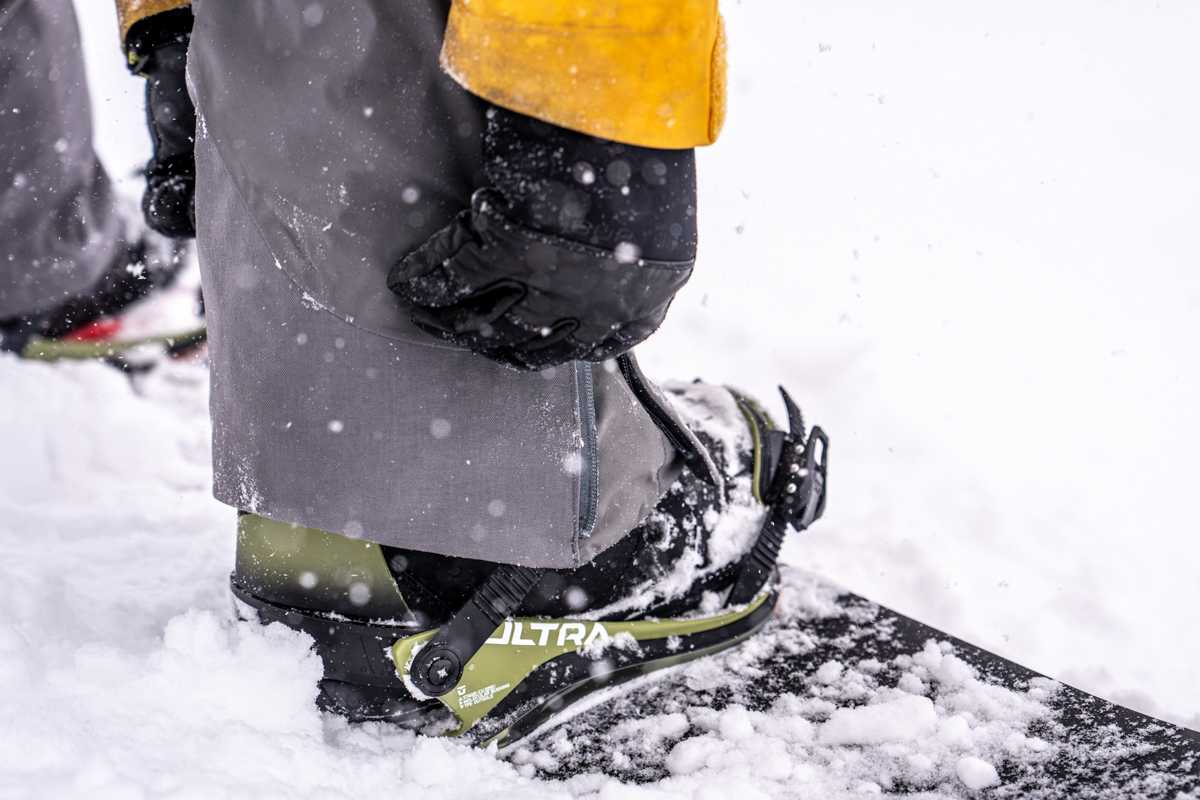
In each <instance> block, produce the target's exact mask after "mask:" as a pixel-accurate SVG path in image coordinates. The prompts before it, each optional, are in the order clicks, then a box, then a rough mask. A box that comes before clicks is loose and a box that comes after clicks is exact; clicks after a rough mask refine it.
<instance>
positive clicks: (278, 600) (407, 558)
mask: <svg viewBox="0 0 1200 800" xmlns="http://www.w3.org/2000/svg"><path fill="white" fill-rule="evenodd" d="M664 388H665V389H666V391H667V392H668V394H669V395H671V396H672V399H673V400H674V402H675V405H676V408H677V409H678V410H679V412H680V414H681V416H683V418H684V420H685V421H686V422H687V424H688V426H689V428H691V429H692V430H693V432H695V433H696V434H697V437H698V438H699V439H700V440H701V441H702V442H703V444H704V445H705V446H706V447H707V448H708V449H709V452H710V455H711V456H712V459H713V461H714V462H715V463H716V465H717V466H718V468H719V469H720V470H721V472H722V474H723V476H724V478H725V480H724V486H723V487H722V488H717V487H714V486H713V485H711V484H710V483H707V482H705V481H702V480H700V479H698V478H697V477H696V476H695V475H694V474H693V473H692V472H691V471H690V470H685V471H684V472H683V474H682V475H681V477H680V478H679V479H678V480H677V481H676V482H675V484H674V485H673V486H672V487H671V489H670V490H669V491H668V493H667V494H666V495H665V496H664V497H663V498H662V499H661V500H660V502H659V503H658V505H657V507H656V509H655V511H654V512H653V513H652V514H651V515H650V516H649V517H648V518H647V519H646V520H644V521H643V522H642V523H641V524H640V525H639V526H638V527H637V528H635V529H634V530H633V531H631V532H630V533H629V534H628V535H627V536H625V537H624V538H623V539H621V540H620V541H619V542H618V543H617V544H615V545H613V546H612V547H610V548H608V549H607V550H605V551H604V552H602V553H600V554H599V555H598V556H597V557H596V558H595V559H593V560H592V561H591V562H590V563H588V564H585V565H584V566H581V567H579V568H577V569H567V570H562V569H533V568H527V567H520V566H514V565H506V564H494V563H490V562H484V561H475V560H471V559H465V558H454V557H449V556H441V555H434V554H430V553H421V552H417V551H412V550H402V549H398V548H392V547H385V546H380V545H377V544H372V543H369V542H365V541H360V540H356V539H350V538H347V537H344V536H340V535H337V534H333V533H327V532H325V531H319V530H314V529H311V528H304V527H300V526H296V525H288V524H285V523H280V522H276V521H273V520H269V519H266V518H264V517H261V516H256V515H254V514H248V513H242V514H241V515H240V516H239V523H238V547H237V562H236V568H235V571H234V573H233V575H232V577H231V585H232V589H233V593H234V596H235V597H236V598H237V599H238V600H239V601H240V602H241V604H244V605H239V609H240V610H241V611H242V612H244V613H245V612H252V613H253V614H256V615H257V618H258V619H259V620H261V621H263V622H276V621H277V622H282V623H283V624H285V625H288V626H289V627H292V628H295V629H297V630H301V631H304V632H306V633H309V634H310V635H311V636H312V637H313V639H314V641H315V646H316V650H317V652H318V653H319V654H320V655H321V658H322V661H323V663H324V668H325V674H324V678H323V679H322V680H321V682H320V694H319V698H318V703H319V705H321V706H322V707H323V708H324V709H326V710H330V711H334V712H337V713H340V714H343V715H345V716H348V717H350V718H351V719H354V720H369V719H383V720H390V721H393V722H399V723H403V724H407V725H410V726H412V727H416V728H418V729H420V730H422V731H424V732H426V733H446V734H449V735H454V736H457V735H463V734H466V736H467V738H468V739H469V740H471V741H474V742H475V743H478V744H486V743H491V742H495V743H497V745H498V746H499V747H501V748H504V747H506V746H508V745H510V744H512V743H514V742H516V741H518V740H520V739H521V738H523V737H524V736H527V735H529V734H530V733H532V732H533V731H535V730H536V729H537V728H539V727H540V726H542V725H543V724H545V723H547V722H549V721H551V720H552V718H553V717H554V716H555V715H556V713H557V712H558V711H560V710H561V709H563V708H564V707H565V706H567V705H568V704H570V703H572V702H574V701H576V700H578V699H580V698H582V697H584V696H586V695H587V694H589V693H590V692H592V691H595V690H597V689H600V688H603V687H606V686H611V685H614V684H616V683H618V682H621V681H625V680H629V679H631V678H635V677H637V676H639V675H643V674H646V673H648V672H652V671H654V670H657V669H661V668H664V667H668V666H672V665H674V664H679V663H682V662H684V661H688V660H690V659H694V658H698V657H701V656H704V655H707V654H710V653H716V652H719V651H721V650H723V649H726V648H728V647H732V646H734V645H736V644H738V643H740V642H741V641H743V640H745V639H746V638H747V637H749V636H751V635H752V634H753V633H755V632H756V631H757V630H758V629H759V628H761V627H762V626H763V625H764V624H765V623H766V621H767V620H768V619H769V617H770V615H771V613H772V611H773V610H774V606H775V601H776V597H777V580H776V577H777V573H776V570H775V560H776V557H777V556H778V553H779V546H780V544H781V543H782V539H783V532H784V531H785V529H786V527H787V526H788V525H789V524H790V525H792V526H793V527H795V528H797V529H803V528H804V527H807V525H808V524H809V523H811V522H812V521H813V520H814V519H815V518H817V517H819V516H820V515H821V512H822V511H823V509H824V481H825V458H826V448H827V446H828V441H827V439H826V437H825V434H824V433H823V432H822V431H821V430H820V428H814V429H813V430H812V432H811V434H809V435H808V436H807V437H806V436H805V433H804V423H803V420H802V419H801V417H800V412H799V409H798V408H796V406H795V405H794V404H793V403H792V402H791V399H790V398H788V396H787V394H786V392H785V393H784V398H785V402H786V404H787V406H788V411H789V418H790V422H791V430H790V431H787V432H784V431H781V430H778V429H776V428H775V426H774V425H773V424H772V423H771V421H770V419H769V417H768V416H767V415H766V414H765V413H764V412H763V411H762V410H761V409H760V408H759V407H758V406H757V404H755V403H754V402H753V401H751V400H749V399H748V398H745V397H743V396H741V395H738V394H736V393H733V392H730V391H728V390H725V389H722V388H720V387H714V386H708V385H704V384H700V383H695V384H677V385H667V386H666V387H664ZM249 615H250V614H249V613H247V616H249Z"/></svg>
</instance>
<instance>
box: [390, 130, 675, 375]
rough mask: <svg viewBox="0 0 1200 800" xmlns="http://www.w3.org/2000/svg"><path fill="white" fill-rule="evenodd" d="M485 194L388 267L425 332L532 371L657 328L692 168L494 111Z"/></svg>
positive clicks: (592, 355)
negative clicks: (487, 182) (451, 221)
mask: <svg viewBox="0 0 1200 800" xmlns="http://www.w3.org/2000/svg"><path fill="white" fill-rule="evenodd" d="M483 147H484V158H485V162H486V169H487V177H488V181H489V183H490V184H491V186H490V187H488V188H484V189H480V190H478V191H477V192H476V193H475V196H474V197H473V198H472V204H471V208H470V210H468V211H464V212H462V213H461V214H459V216H458V217H457V218H456V219H455V221H454V222H453V223H451V224H450V225H448V226H447V227H446V228H443V229H442V230H441V231H439V232H438V233H436V234H434V235H433V236H432V237H431V238H430V239H429V240H428V241H426V242H425V243H424V244H423V245H422V246H421V247H420V248H418V249H417V250H415V251H414V252H412V253H410V254H409V255H407V256H406V257H404V258H403V259H401V261H400V262H399V263H398V264H397V265H396V266H395V267H394V268H393V269H392V271H391V273H390V274H389V276H388V287H389V288H390V289H391V290H392V291H393V292H395V293H396V294H398V295H399V296H400V297H402V298H404V299H405V300H406V301H408V302H409V303H410V304H411V305H412V308H413V310H412V318H413V321H414V322H415V323H416V324H417V325H418V326H419V327H421V328H422V329H423V330H425V331H427V332H428V333H430V334H432V335H434V336H437V337H439V338H441V339H444V340H446V341H450V342H453V343H455V344H457V345H460V346H464V347H469V348H470V349H471V350H473V351H475V352H477V353H479V354H480V355H483V356H486V357H488V358H491V359H493V360H495V361H498V362H500V363H502V364H505V365H507V366H510V367H514V368H517V369H523V370H538V369H542V368H544V367H549V366H554V365H556V364H562V363H565V362H567V361H573V360H576V359H582V360H585V361H604V360H606V359H609V358H613V357H615V356H618V355H620V354H621V353H624V352H625V351H627V350H629V349H630V348H631V347H633V346H634V345H635V344H637V343H638V342H640V341H642V340H643V339H645V338H646V337H648V336H649V335H650V334H651V333H653V332H654V331H655V330H656V329H657V328H658V326H659V325H660V324H661V323H662V320H663V317H664V316H665V315H666V312H667V306H669V305H670V303H671V300H672V298H673V297H674V296H675V293H676V292H677V291H679V289H680V288H681V287H682V286H683V285H684V284H685V283H686V282H687V280H688V278H689V277H690V275H691V271H692V266H693V264H694V262H695V255H696V178H695V157H694V154H693V152H692V151H691V150H655V149H651V148H645V147H635V146H632V145H624V144H618V143H616V142H610V141H606V140H603V139H597V138H595V137H592V136H588V135H586V134H581V133H576V132H574V131H569V130H566V129H564V128H559V127H557V126H554V125H550V124H548V123H544V122H540V121H538V120H535V119H533V118H531V117H526V116H524V115H521V114H517V113H514V112H511V111H506V110H504V109H500V108H497V107H493V108H492V109H490V110H489V112H488V128H487V132H486V134H485V137H484V144H483Z"/></svg>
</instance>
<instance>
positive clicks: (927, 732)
mask: <svg viewBox="0 0 1200 800" xmlns="http://www.w3.org/2000/svg"><path fill="white" fill-rule="evenodd" d="M782 580H783V587H782V591H781V594H780V600H779V604H778V606H777V609H776V612H775V615H774V617H773V619H772V620H771V621H770V622H768V623H767V625H766V626H765V627H764V628H763V630H762V631H761V632H760V633H758V634H757V635H755V636H753V637H751V638H749V639H748V640H747V641H745V642H744V643H743V644H741V645H740V646H738V647H735V648H733V649H731V650H728V651H725V652H723V653H720V654H718V655H715V656H710V657H708V658H703V659H700V660H698V661H693V662H690V663H687V664H684V665H681V666H678V667H673V668H670V669H667V670H663V671H661V672H658V673H654V674H651V675H648V676H645V677H642V678H639V679H637V680H636V681H634V682H633V683H627V684H624V685H622V686H618V687H612V688H611V689H607V690H601V691H600V692H599V693H597V694H595V695H593V696H592V697H590V698H588V699H587V700H585V701H582V702H580V703H579V704H578V705H576V706H574V707H572V708H570V709H568V710H567V712H566V714H565V716H562V717H559V718H558V719H557V720H555V721H552V722H551V723H549V724H548V725H547V726H544V727H543V728H541V729H540V730H537V731H533V732H532V735H530V736H529V737H527V738H526V739H524V740H523V741H521V742H519V743H518V744H516V745H514V746H513V747H512V748H510V749H509V750H508V757H509V758H510V759H511V760H512V761H513V762H514V763H516V764H518V765H528V766H526V767H525V769H526V770H530V769H533V770H535V771H536V773H537V774H538V775H539V776H541V777H544V778H551V779H564V778H570V777H572V776H578V775H582V774H585V773H606V774H609V775H612V776H616V777H619V778H622V779H625V780H630V781H636V782H639V783H648V782H655V781H658V780H660V779H664V778H669V777H671V776H676V775H692V776H694V777H699V778H704V777H705V776H704V773H705V772H710V773H711V774H712V775H713V776H714V777H720V776H721V774H722V773H723V772H725V771H728V770H729V769H730V768H731V767H733V766H734V765H738V764H740V765H742V766H743V767H744V768H746V769H749V770H751V771H752V774H754V775H755V776H756V777H760V778H771V777H772V776H773V775H775V776H777V777H778V779H779V780H780V782H781V787H782V786H787V787H789V788H795V789H800V790H801V794H802V795H803V796H815V797H824V796H829V795H830V794H832V795H838V794H841V793H843V792H849V793H854V792H860V791H861V792H868V793H871V792H884V793H899V794H913V793H929V794H927V795H926V796H975V795H976V794H978V795H980V796H989V797H1032V798H1060V797H1061V798H1066V797H1072V798H1075V797H1085V798H1086V797H1097V798H1100V797H1104V798H1108V797H1111V798H1135V797H1136V798H1159V797H1161V798H1180V797H1200V733H1197V732H1195V731H1191V730H1187V729H1183V728H1179V727H1176V726H1174V725H1171V724H1169V723H1166V722H1162V721H1160V720H1156V719H1153V718H1151V717H1147V716H1145V715H1142V714H1140V713H1138V712H1135V711H1132V710H1130V709H1128V708H1124V707H1122V706H1119V705H1116V704H1113V703H1110V702H1108V701H1106V700H1102V699H1100V698H1098V697H1094V696H1092V695H1089V694H1086V693H1084V692H1081V691H1079V690H1077V689H1073V688H1071V687H1069V686H1065V685H1063V684H1061V683H1058V682H1056V681H1053V680H1050V679H1049V678H1046V677H1043V676H1041V675H1038V674H1037V673H1035V672H1033V671H1031V670H1028V669H1025V668H1024V667H1021V666H1019V665H1017V664H1014V663H1012V662H1010V661H1007V660H1005V659H1003V658H1000V657H999V656H996V655H994V654H992V653H989V652H987V651H985V650H981V649H980V648H978V647H975V646H973V645H970V644H967V643H966V642H963V641H961V640H958V639H955V638H954V637H952V636H949V635H947V634H945V633H943V632H942V631H939V630H936V629H934V628H930V627H929V626H927V625H923V624H921V623H919V622H916V621H915V620H912V619H909V618H908V617H905V616H902V615H900V614H897V613H895V612H894V611H891V610H889V609H886V608H883V607H881V606H879V605H876V604H874V603H872V602H870V601H868V600H865V599H864V598H861V597H859V596H857V595H854V594H850V593H848V592H845V591H842V590H839V589H837V588H836V587H833V586H831V585H829V584H827V583H824V582H822V581H821V580H820V579H818V578H816V577H815V576H811V575H808V574H806V573H803V572H800V571H798V570H795V569H791V568H788V567H784V568H783V579H782ZM805 787H807V790H805Z"/></svg>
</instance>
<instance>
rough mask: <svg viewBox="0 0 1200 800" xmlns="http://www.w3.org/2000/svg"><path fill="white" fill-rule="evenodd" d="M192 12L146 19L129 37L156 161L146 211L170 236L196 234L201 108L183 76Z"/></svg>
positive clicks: (151, 168) (148, 169)
mask: <svg viewBox="0 0 1200 800" xmlns="http://www.w3.org/2000/svg"><path fill="white" fill-rule="evenodd" d="M191 36H192V11H191V8H190V7H184V8H178V9H173V10H170V11H163V12H160V13H158V14H154V15H151V16H149V17H146V18H145V19H142V20H140V21H138V22H137V23H135V24H134V26H133V27H132V28H130V30H129V33H128V35H127V36H126V37H125V46H126V49H127V50H128V51H129V63H130V67H129V69H130V71H131V72H134V73H135V74H138V75H142V76H144V77H145V78H146V121H147V122H148V124H149V126H150V137H151V138H152V139H153V140H154V157H153V158H152V159H150V162H149V163H148V164H147V165H146V193H145V194H144V195H143V196H142V212H143V213H144V214H145V216H146V222H147V224H149V225H150V227H151V228H153V229H154V230H156V231H158V232H159V233H161V234H163V235H165V236H173V237H176V238H181V239H182V238H188V237H192V236H195V235H196V199H195V195H196V157H195V154H194V149H195V144H196V109H195V107H194V106H193V105H192V99H191V98H190V97H189V96H188V91H187V82H186V80H185V77H184V73H185V70H186V68H187V49H188V42H189V41H190V40H191Z"/></svg>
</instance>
